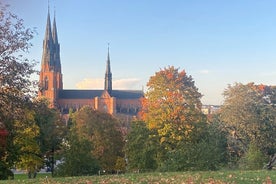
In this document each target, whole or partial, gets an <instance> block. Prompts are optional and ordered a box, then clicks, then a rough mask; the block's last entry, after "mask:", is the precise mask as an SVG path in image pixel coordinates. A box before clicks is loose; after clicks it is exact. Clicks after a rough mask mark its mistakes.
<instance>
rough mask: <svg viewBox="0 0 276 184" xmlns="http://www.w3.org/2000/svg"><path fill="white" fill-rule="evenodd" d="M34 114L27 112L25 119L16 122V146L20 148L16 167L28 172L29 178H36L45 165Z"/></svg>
mask: <svg viewBox="0 0 276 184" xmlns="http://www.w3.org/2000/svg"><path fill="white" fill-rule="evenodd" d="M34 114H35V113H34V111H31V110H25V117H24V118H23V119H21V120H20V121H19V120H16V122H15V126H16V128H17V134H16V136H15V138H14V144H15V145H16V146H17V147H18V148H19V154H18V155H19V157H18V161H17V162H16V166H17V168H18V169H22V170H26V171H27V173H28V177H29V178H35V177H36V173H37V171H39V169H40V168H41V166H42V165H43V157H42V155H41V152H40V148H39V145H38V135H39V127H38V126H37V125H36V123H35V120H34Z"/></svg>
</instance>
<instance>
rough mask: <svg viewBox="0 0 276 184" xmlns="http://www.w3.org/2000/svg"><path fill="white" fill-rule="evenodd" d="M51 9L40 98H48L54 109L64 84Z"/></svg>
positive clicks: (43, 55)
mask: <svg viewBox="0 0 276 184" xmlns="http://www.w3.org/2000/svg"><path fill="white" fill-rule="evenodd" d="M49 9H50V8H49V6H48V15H47V23H46V30H45V37H44V40H43V54H42V60H41V71H40V77H39V92H38V96H43V97H46V98H48V99H49V102H50V106H51V107H54V106H55V105H56V100H57V97H58V92H59V91H60V90H62V89H63V83H62V73H61V64H60V47H59V43H58V38H57V28H56V19H55V17H54V22H53V29H51V19H50V11H49Z"/></svg>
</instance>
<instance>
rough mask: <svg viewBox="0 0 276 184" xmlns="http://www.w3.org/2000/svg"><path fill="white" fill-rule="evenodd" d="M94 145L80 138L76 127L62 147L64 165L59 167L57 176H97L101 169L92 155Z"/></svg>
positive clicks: (72, 129)
mask: <svg viewBox="0 0 276 184" xmlns="http://www.w3.org/2000/svg"><path fill="white" fill-rule="evenodd" d="M92 151H93V147H92V144H91V142H90V141H89V140H87V139H86V138H84V137H81V136H78V135H77V133H76V129H75V127H72V128H71V130H70V133H69V134H68V137H67V139H66V141H65V142H63V147H62V153H61V155H62V159H61V160H62V163H61V164H59V165H58V166H57V170H56V172H55V175H56V176H82V175H93V174H97V173H98V171H99V169H100V167H99V164H98V162H97V160H96V159H95V157H94V156H93V155H92V154H91V152H92Z"/></svg>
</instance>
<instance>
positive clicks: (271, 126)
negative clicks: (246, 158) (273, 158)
mask: <svg viewBox="0 0 276 184" xmlns="http://www.w3.org/2000/svg"><path fill="white" fill-rule="evenodd" d="M266 88H267V89H266ZM268 88H269V89H272V88H270V87H266V86H264V85H255V84H254V83H248V84H246V85H244V84H241V83H236V84H234V85H233V86H231V85H230V86H228V88H227V89H226V90H225V92H224V97H225V101H224V104H223V106H222V107H221V115H220V116H221V121H222V122H223V123H224V125H225V129H226V130H227V131H228V133H229V136H228V144H229V150H230V153H231V154H232V155H234V156H235V155H236V156H237V157H238V158H240V157H242V156H243V155H244V154H245V153H247V152H248V150H249V145H254V146H256V147H257V148H258V149H259V150H260V151H261V152H262V153H263V154H265V155H269V154H273V153H274V152H275V149H276V144H275V141H274V140H275V139H276V134H275V131H276V121H275V120H276V113H275V112H276V111H275V110H276V109H275V107H274V104H273V98H274V99H275V94H273V93H272V91H273V90H272V91H271V90H270V92H269V90H268Z"/></svg>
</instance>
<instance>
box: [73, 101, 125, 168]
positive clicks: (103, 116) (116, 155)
mask: <svg viewBox="0 0 276 184" xmlns="http://www.w3.org/2000/svg"><path fill="white" fill-rule="evenodd" d="M73 121H74V123H75V125H76V129H77V134H78V135H79V136H80V137H85V138H86V139H87V140H89V141H90V143H91V144H92V148H93V151H92V154H93V156H94V157H95V158H96V159H97V160H98V161H99V164H100V167H101V169H103V170H105V171H115V170H116V163H117V162H118V161H121V160H122V159H121V158H124V155H123V145H124V142H123V137H122V133H121V132H120V131H119V128H120V127H119V122H118V120H117V119H115V118H114V117H113V116H112V115H110V114H108V113H103V112H99V111H96V110H93V109H92V108H91V107H88V106H87V107H83V108H82V109H80V110H79V111H77V112H76V113H75V114H74V118H73ZM117 165H118V164H117Z"/></svg>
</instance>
